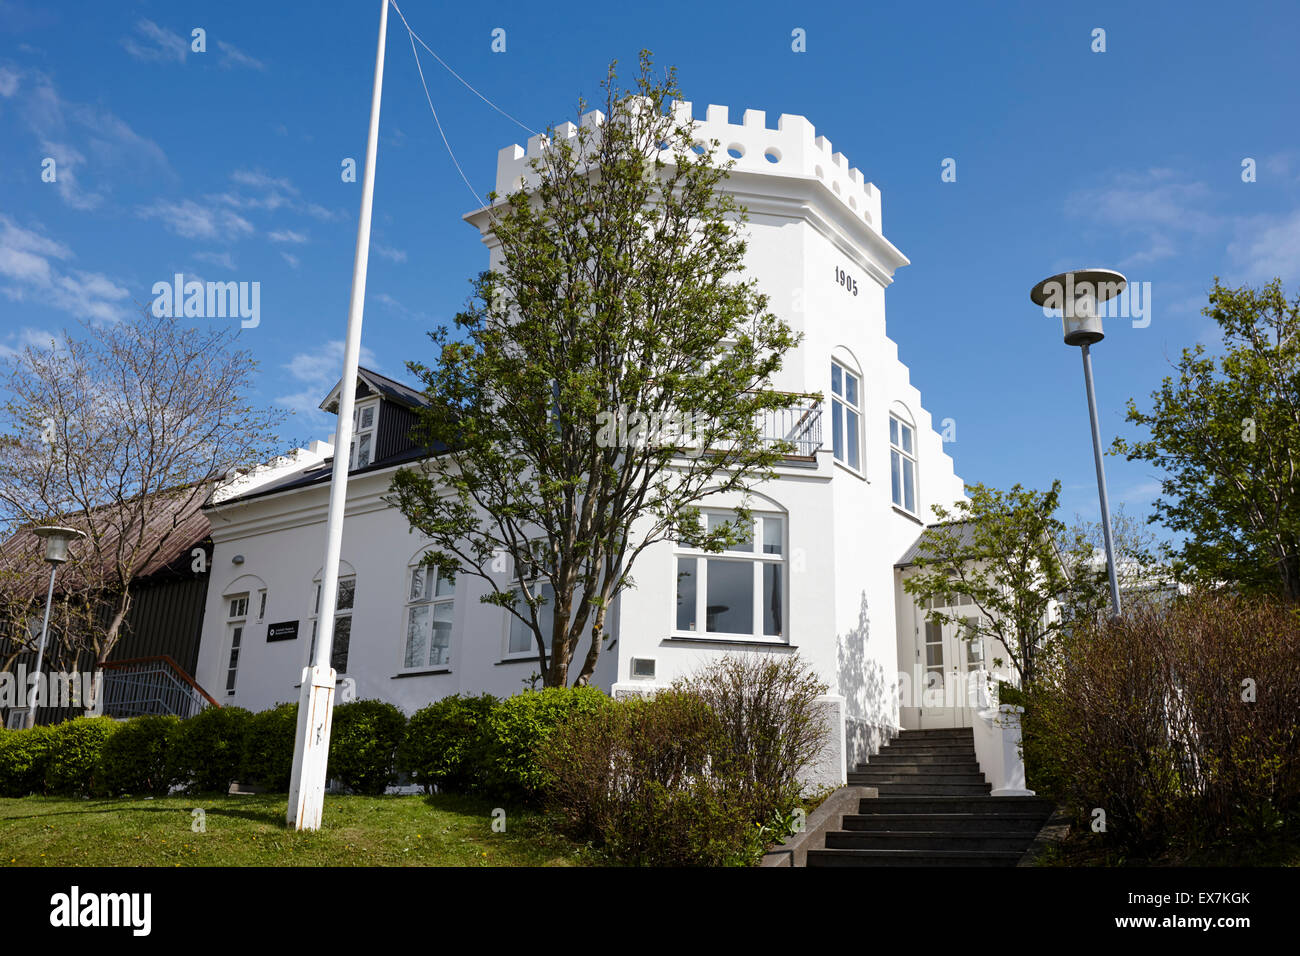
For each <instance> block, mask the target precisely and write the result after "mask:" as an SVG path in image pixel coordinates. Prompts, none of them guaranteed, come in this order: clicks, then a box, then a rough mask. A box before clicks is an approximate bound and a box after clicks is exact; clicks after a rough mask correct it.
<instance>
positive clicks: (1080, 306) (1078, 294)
mask: <svg viewBox="0 0 1300 956" xmlns="http://www.w3.org/2000/svg"><path fill="white" fill-rule="evenodd" d="M1127 285H1128V280H1127V279H1125V278H1124V276H1123V275H1121V274H1120V273H1118V272H1116V271H1114V270H1113V269H1075V270H1074V271H1072V272H1062V273H1060V274H1058V275H1054V276H1049V277H1048V278H1046V279H1044V280H1043V281H1042V282H1040V283H1038V285H1036V286H1034V287H1033V288H1032V289H1031V290H1030V291H1029V298H1030V300H1031V301H1032V302H1033V303H1034V305H1038V306H1042V308H1043V313H1044V314H1045V315H1051V313H1052V311H1053V310H1055V309H1060V310H1061V330H1062V332H1063V333H1064V336H1065V344H1066V345H1077V346H1079V350H1080V352H1081V353H1082V354H1083V383H1084V387H1085V388H1086V390H1087V393H1088V418H1089V419H1090V420H1091V422H1092V455H1093V458H1094V460H1095V461H1096V465H1097V496H1098V498H1099V499H1100V502H1101V532H1102V536H1103V538H1104V539H1105V543H1106V573H1107V575H1108V576H1109V578H1110V608H1111V614H1112V616H1114V617H1119V614H1120V601H1119V579H1118V577H1117V576H1116V569H1115V545H1114V541H1113V539H1112V537H1111V530H1110V501H1109V500H1108V498H1107V496H1106V471H1105V468H1104V467H1103V466H1102V462H1101V427H1100V426H1099V425H1098V424H1097V395H1096V392H1095V390H1094V389H1093V384H1092V354H1091V352H1090V351H1089V349H1090V348H1091V346H1092V344H1093V343H1094V342H1100V341H1101V340H1102V339H1103V338H1105V335H1104V334H1103V332H1102V330H1101V316H1099V315H1098V314H1097V304H1098V303H1100V302H1105V301H1106V300H1107V299H1111V298H1113V297H1115V296H1117V295H1119V294H1120V293H1121V292H1123V291H1124V288H1125V286H1127Z"/></svg>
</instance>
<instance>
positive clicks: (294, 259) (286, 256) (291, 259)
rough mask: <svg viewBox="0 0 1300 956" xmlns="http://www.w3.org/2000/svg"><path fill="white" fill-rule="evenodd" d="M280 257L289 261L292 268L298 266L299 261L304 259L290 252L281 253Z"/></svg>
mask: <svg viewBox="0 0 1300 956" xmlns="http://www.w3.org/2000/svg"><path fill="white" fill-rule="evenodd" d="M280 258H281V259H283V260H284V261H285V262H287V263H289V267H290V268H291V269H296V268H298V263H300V262H302V260H301V259H299V258H298V257H297V256H295V255H291V254H290V253H287V252H282V253H280Z"/></svg>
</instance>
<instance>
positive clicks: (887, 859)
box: [808, 850, 1023, 866]
mask: <svg viewBox="0 0 1300 956" xmlns="http://www.w3.org/2000/svg"><path fill="white" fill-rule="evenodd" d="M1022 855H1023V854H1021V853H1018V852H1016V851H1014V850H809V851H808V866H1015V865H1016V864H1017V863H1018V862H1020V857H1021V856H1022Z"/></svg>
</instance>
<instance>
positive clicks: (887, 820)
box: [840, 810, 1045, 836]
mask: <svg viewBox="0 0 1300 956" xmlns="http://www.w3.org/2000/svg"><path fill="white" fill-rule="evenodd" d="M1044 820H1045V817H1044V816H1043V814H1041V813H1039V812H1037V811H1034V812H1028V811H1024V810H1003V811H1001V812H999V813H846V814H845V815H844V816H843V817H841V818H840V826H841V827H842V828H843V829H845V830H871V831H879V830H888V831H892V832H898V831H903V830H911V831H916V830H925V831H940V830H941V831H949V830H957V831H965V832H970V833H974V832H981V833H985V832H988V831H990V830H996V831H1003V832H1011V831H1015V832H1017V833H1027V834H1029V835H1031V836H1032V835H1033V834H1036V833H1037V832H1038V831H1039V830H1040V829H1042V826H1043V822H1044Z"/></svg>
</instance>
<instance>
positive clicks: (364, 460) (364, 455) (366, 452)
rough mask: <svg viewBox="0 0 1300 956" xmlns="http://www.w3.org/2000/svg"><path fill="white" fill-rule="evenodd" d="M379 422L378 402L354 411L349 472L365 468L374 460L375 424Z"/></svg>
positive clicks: (369, 403)
mask: <svg viewBox="0 0 1300 956" xmlns="http://www.w3.org/2000/svg"><path fill="white" fill-rule="evenodd" d="M378 420H379V403H378V402H366V403H365V404H363V405H358V406H356V407H355V408H354V409H353V410H352V445H351V450H350V451H349V453H348V470H349V471H355V470H356V469H358V468H364V467H366V465H368V464H370V463H371V462H372V461H373V460H374V457H375V456H374V447H375V423H376V422H377V421H378Z"/></svg>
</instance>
